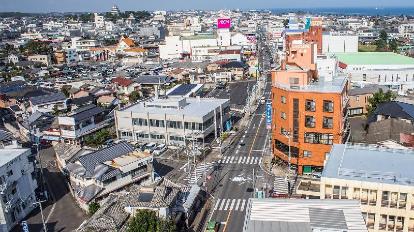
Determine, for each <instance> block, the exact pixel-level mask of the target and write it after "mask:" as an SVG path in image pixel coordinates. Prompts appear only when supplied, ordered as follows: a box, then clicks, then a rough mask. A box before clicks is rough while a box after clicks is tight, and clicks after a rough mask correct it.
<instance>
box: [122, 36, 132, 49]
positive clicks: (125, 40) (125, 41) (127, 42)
mask: <svg viewBox="0 0 414 232" xmlns="http://www.w3.org/2000/svg"><path fill="white" fill-rule="evenodd" d="M121 41H124V43H125V44H126V45H128V46H129V47H133V46H135V42H134V40H133V39H131V38H128V37H126V38H123V39H122V40H121Z"/></svg>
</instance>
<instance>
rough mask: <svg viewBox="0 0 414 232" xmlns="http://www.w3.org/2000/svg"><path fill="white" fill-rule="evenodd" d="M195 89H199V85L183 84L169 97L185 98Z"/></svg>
mask: <svg viewBox="0 0 414 232" xmlns="http://www.w3.org/2000/svg"><path fill="white" fill-rule="evenodd" d="M195 87H197V84H183V85H180V86H178V87H177V88H175V89H174V90H173V91H172V92H171V93H169V94H168V95H178V96H185V95H187V94H188V93H190V92H191V90H193V89H194V88H195Z"/></svg>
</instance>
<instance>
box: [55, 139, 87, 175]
mask: <svg viewBox="0 0 414 232" xmlns="http://www.w3.org/2000/svg"><path fill="white" fill-rule="evenodd" d="M52 145H53V150H54V151H55V156H56V161H57V164H58V167H59V168H60V169H61V170H64V169H65V168H66V165H67V164H69V163H72V162H74V160H75V159H77V158H79V157H80V156H83V155H86V154H89V153H92V152H94V151H95V150H91V149H88V148H86V147H82V146H80V145H78V144H67V143H63V142H53V143H52Z"/></svg>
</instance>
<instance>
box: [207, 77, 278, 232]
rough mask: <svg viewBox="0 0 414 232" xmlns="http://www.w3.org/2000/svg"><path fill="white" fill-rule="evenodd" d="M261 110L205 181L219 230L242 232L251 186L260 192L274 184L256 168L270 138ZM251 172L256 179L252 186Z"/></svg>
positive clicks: (261, 108) (268, 88)
mask: <svg viewBox="0 0 414 232" xmlns="http://www.w3.org/2000/svg"><path fill="white" fill-rule="evenodd" d="M265 92H266V94H265V96H266V97H269V94H270V84H269V83H268V84H267V89H266V91H265ZM264 111H265V107H264V106H260V107H259V108H258V110H257V111H256V113H255V114H254V115H253V116H252V118H251V122H250V123H249V126H248V127H247V129H246V130H245V131H244V132H241V136H240V137H239V138H238V139H237V140H236V142H235V143H234V145H233V146H232V147H230V148H229V149H228V150H227V151H226V153H225V154H224V155H223V157H222V158H221V159H220V160H219V161H217V165H216V169H217V170H216V171H215V172H213V174H212V178H211V180H209V182H208V189H210V190H211V191H212V192H213V196H214V197H215V204H214V208H213V213H212V218H211V219H212V220H214V221H217V222H222V225H221V227H220V231H231V232H233V231H234V232H239V231H242V226H243V221H244V217H245V212H246V207H247V202H248V199H249V198H251V197H253V194H254V187H255V188H257V189H261V188H262V187H264V186H266V185H267V186H268V190H270V188H271V186H272V185H273V177H271V176H268V175H267V174H266V173H264V172H263V171H262V169H261V168H260V166H259V164H260V161H261V158H262V155H263V149H264V148H265V143H267V140H268V139H269V138H268V137H267V134H268V130H267V129H266V121H265V117H264ZM243 144H244V145H243ZM253 173H254V176H255V180H256V185H255V186H254V187H253ZM258 180H260V181H258ZM259 182H260V183H259Z"/></svg>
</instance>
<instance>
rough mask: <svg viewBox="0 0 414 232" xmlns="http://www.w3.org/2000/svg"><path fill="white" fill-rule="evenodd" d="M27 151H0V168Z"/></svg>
mask: <svg viewBox="0 0 414 232" xmlns="http://www.w3.org/2000/svg"><path fill="white" fill-rule="evenodd" d="M28 150H29V149H0V167H2V166H3V165H5V164H7V163H9V162H10V161H12V160H14V159H15V158H17V157H19V156H20V155H22V154H23V153H25V152H27V151H28Z"/></svg>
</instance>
